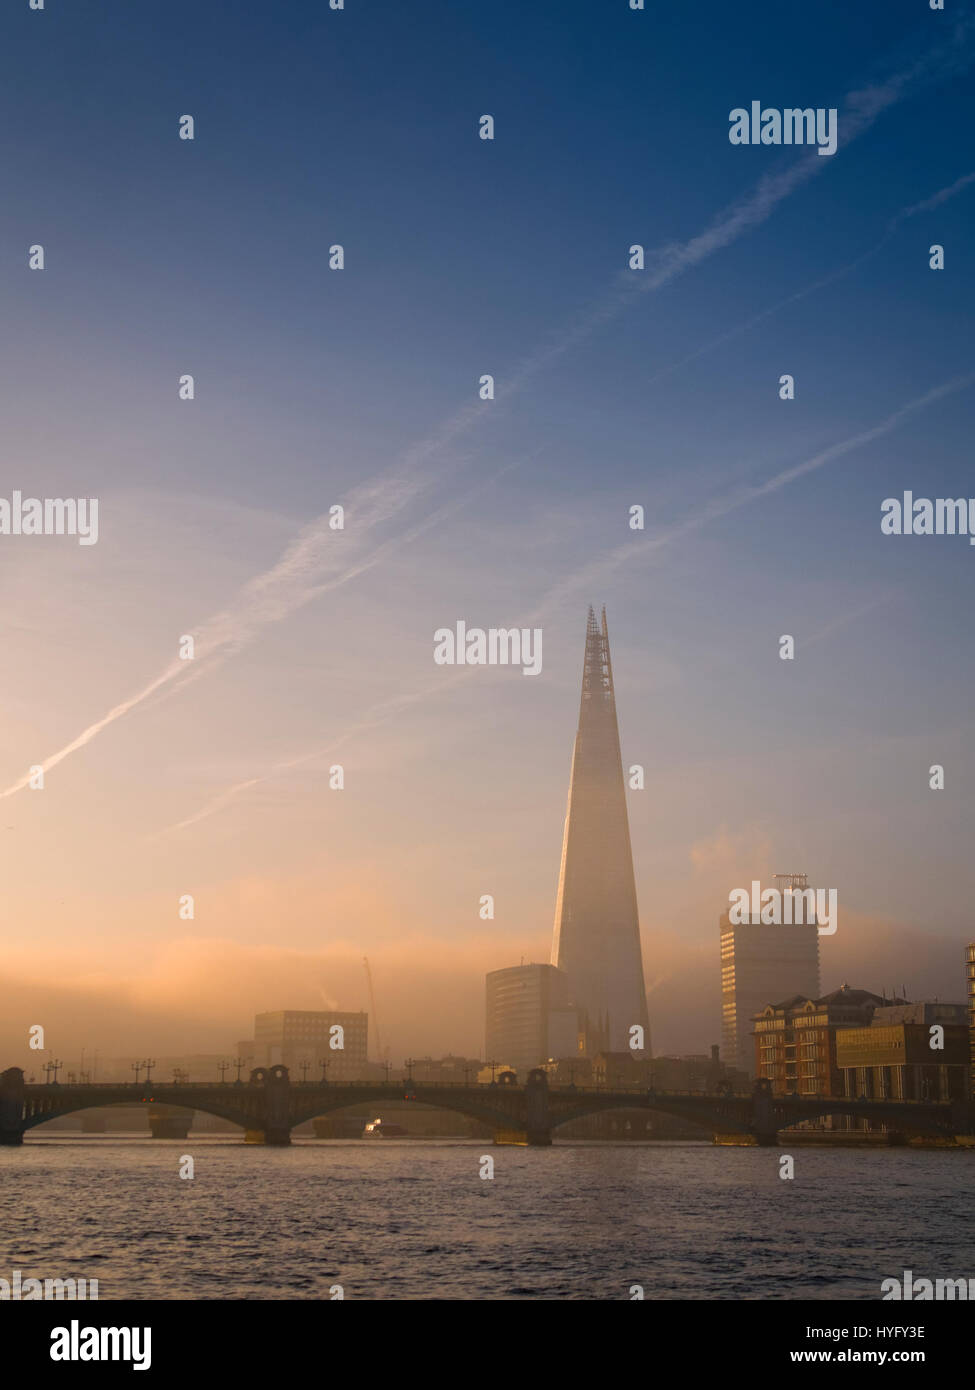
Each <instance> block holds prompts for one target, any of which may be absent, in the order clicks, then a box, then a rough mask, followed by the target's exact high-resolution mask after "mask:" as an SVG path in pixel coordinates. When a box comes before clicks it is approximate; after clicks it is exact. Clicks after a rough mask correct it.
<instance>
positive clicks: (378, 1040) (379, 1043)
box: [362, 956, 388, 1061]
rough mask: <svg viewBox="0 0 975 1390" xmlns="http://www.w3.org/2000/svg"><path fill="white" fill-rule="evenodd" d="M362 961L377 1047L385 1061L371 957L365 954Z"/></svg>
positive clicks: (381, 1058)
mask: <svg viewBox="0 0 975 1390" xmlns="http://www.w3.org/2000/svg"><path fill="white" fill-rule="evenodd" d="M362 963H363V965H364V966H365V967H366V980H367V982H368V985H369V1011H370V1013H371V1014H372V1023H373V1027H374V1028H375V1030H376V1049H377V1051H378V1053H379V1058H380V1061H384V1060H385V1058H386V1053H385V1052H383V1044H382V1039H381V1038H380V1036H379V1015H378V1014H377V1013H376V995H375V991H374V990H373V987H372V971H371V970H370V969H369V957H368V956H363V957H362ZM387 1051H388V1049H387Z"/></svg>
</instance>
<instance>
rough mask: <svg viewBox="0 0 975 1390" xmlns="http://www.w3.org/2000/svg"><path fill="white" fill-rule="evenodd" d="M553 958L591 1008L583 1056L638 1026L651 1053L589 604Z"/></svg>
mask: <svg viewBox="0 0 975 1390" xmlns="http://www.w3.org/2000/svg"><path fill="white" fill-rule="evenodd" d="M552 964H553V965H557V966H558V967H559V969H560V970H564V971H565V973H566V975H567V976H568V981H569V991H570V994H571V997H572V999H573V1001H574V1003H576V1004H577V1005H579V1007H580V1008H581V1009H582V1010H583V1011H584V1013H585V1015H586V1019H585V1038H586V1041H585V1052H586V1053H587V1055H588V1056H594V1055H595V1054H596V1052H600V1051H612V1052H623V1051H628V1050H630V1043H631V1032H630V1030H631V1028H633V1026H634V1025H639V1026H640V1027H641V1028H642V1029H643V1040H644V1046H643V1048H642V1049H637V1050H636V1051H635V1055H636V1056H638V1057H639V1056H645V1055H647V1054H649V1051H650V1025H649V1020H648V1017H647V995H646V984H645V982H644V978H643V956H642V952H641V949H640V919H639V913H638V910H637V901H636V884H635V881H634V877H633V857H632V853H631V849H630V826H629V821H628V818H627V813H626V785H625V782H624V779H623V762H622V758H621V756H620V738H619V728H618V725H617V722H616V695H615V691H614V686H613V667H612V663H611V661H610V655H609V632H608V630H607V627H606V610H605V608H604V609H603V613H602V624H601V625H599V624H597V622H596V616H595V614H594V612H593V610H592V609H591V608H590V609H589V619H588V623H587V626H586V654H585V662H584V665H583V675H582V699H581V702H580V707H579V727H578V731H577V733H576V740H575V751H574V753H573V756H572V774H571V778H570V782H569V804H568V809H567V812H566V817H565V833H564V837H563V841H562V866H561V872H560V874H559V891H558V899H557V902H556V907H555V936H554V941H553V945H552Z"/></svg>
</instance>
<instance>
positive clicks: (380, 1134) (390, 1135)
mask: <svg viewBox="0 0 975 1390" xmlns="http://www.w3.org/2000/svg"><path fill="white" fill-rule="evenodd" d="M408 1133H409V1131H408V1130H405V1129H404V1128H403V1126H402V1125H389V1124H386V1123H385V1122H384V1121H383V1120H382V1119H381V1118H380V1117H379V1116H377V1117H376V1119H374V1120H370V1121H369V1123H368V1124H367V1125H366V1127H365V1128H364V1129H363V1131H362V1137H363V1139H400V1138H402V1137H403V1136H404V1135H406V1134H408Z"/></svg>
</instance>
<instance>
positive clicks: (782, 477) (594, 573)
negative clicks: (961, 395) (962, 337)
mask: <svg viewBox="0 0 975 1390" xmlns="http://www.w3.org/2000/svg"><path fill="white" fill-rule="evenodd" d="M973 385H975V371H971V372H966V373H964V374H963V375H961V376H955V377H951V378H950V380H948V381H945V382H942V383H941V385H939V386H934V387H932V388H931V390H930V391H926V392H925V393H924V394H923V395H922V396H915V398H914V399H913V400H911V401H908V402H907V403H906V404H905V405H902V406H900V407H899V408H898V409H897V410H895V411H893V412H892V413H891V414H890V415H888V416H887V417H886V418H885V419H883V420H881V421H880V423H879V424H876V425H871V426H870V428H869V429H865V430H860V431H859V432H858V433H857V434H854V435H850V437H849V438H848V439H843V440H840V442H839V443H837V444H831V445H830V446H829V448H828V449H822V450H820V452H819V453H817V454H813V455H812V457H811V458H808V459H805V460H803V462H802V463H797V464H794V465H793V466H792V467H791V468H784V469H782V470H781V471H780V472H778V473H775V474H773V476H772V477H771V478H768V479H767V480H766V481H765V482H763V483H754V484H746V485H744V486H742V487H739V488H736V489H734V491H732V492H729V493H725V494H724V495H723V496H721V497H714V498H711V499H710V501H708V502H706V503H705V504H704V506H703V507H702V508H700V509H699V510H698V511H696V512H695V513H693V515H691V516H689V517H687V518H686V519H685V520H684V521H679V522H677V523H676V524H675V525H673V526H670V527H668V528H667V529H666V530H664V531H660V532H658V533H657V535H655V536H649V537H647V538H646V539H645V540H643V539H641V540H632V541H627V542H626V543H625V544H623V545H620V546H617V548H616V549H615V550H612V551H610V553H609V554H608V555H605V556H604V557H603V558H602V559H601V560H595V561H593V562H592V563H591V564H589V565H587V566H585V568H584V569H582V570H580V571H579V572H578V573H577V574H573V575H571V576H569V577H568V578H567V579H564V580H562V582H561V583H560V584H558V585H556V586H555V587H554V588H552V589H550V590H549V592H548V593H547V594H546V595H545V597H544V599H543V600H542V605H544V606H545V607H546V608H548V607H549V606H551V605H552V604H556V603H561V602H562V601H564V599H566V598H567V597H569V596H570V595H571V594H573V593H575V592H576V590H582V591H588V590H591V588H592V587H593V586H594V585H598V584H600V583H602V582H603V581H604V580H605V579H606V578H608V576H609V575H611V574H612V573H613V572H614V571H615V570H617V569H619V567H620V566H621V565H623V564H625V563H626V562H627V560H629V559H630V558H631V557H632V556H644V555H647V554H652V553H653V552H654V551H657V550H662V549H663V548H664V547H665V546H668V545H670V544H671V543H672V542H673V541H675V540H681V539H682V538H683V537H684V536H687V535H690V534H691V533H692V532H694V531H700V530H701V529H702V527H704V526H707V525H708V524H709V523H710V522H712V521H717V520H719V519H720V518H721V517H725V516H728V515H729V513H731V512H735V511H738V510H740V508H742V507H746V506H748V505H749V504H750V503H752V502H756V501H758V499H759V498H761V497H767V496H769V494H771V493H774V492H779V491H781V489H782V488H785V487H788V486H789V484H790V483H793V482H795V481H796V479H797V478H802V477H805V476H806V474H807V473H813V472H815V471H816V470H817V469H819V468H822V467H824V466H825V465H826V464H827V463H832V462H833V460H834V459H838V458H842V457H843V455H844V454H849V453H852V452H853V450H854V449H860V448H862V447H863V446H864V445H865V444H871V443H872V442H873V441H874V440H875V439H880V438H882V437H883V436H884V435H886V434H890V433H891V431H892V430H895V429H896V428H897V426H898V425H900V424H901V423H902V422H903V421H904V420H906V419H907V418H908V416H910V415H914V414H916V413H917V412H918V411H919V410H924V409H925V407H927V406H929V405H933V404H934V402H935V401H940V400H943V399H944V398H945V397H946V396H951V395H954V394H955V393H956V392H957V391H964V390H965V389H966V388H968V387H970V386H973ZM538 612H539V610H538V609H536V614H537V613H538ZM536 614H533V615H531V616H535V615H536ZM529 620H530V619H529Z"/></svg>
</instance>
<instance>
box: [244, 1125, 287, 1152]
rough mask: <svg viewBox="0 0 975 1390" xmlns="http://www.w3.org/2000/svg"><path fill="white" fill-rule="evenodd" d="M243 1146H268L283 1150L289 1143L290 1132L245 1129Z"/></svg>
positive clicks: (275, 1129) (269, 1129) (272, 1129)
mask: <svg viewBox="0 0 975 1390" xmlns="http://www.w3.org/2000/svg"><path fill="white" fill-rule="evenodd" d="M244 1143H245V1144H268V1145H274V1146H275V1147H277V1148H279V1149H280V1148H285V1147H286V1146H287V1145H288V1144H290V1143H291V1130H290V1129H281V1128H272V1127H270V1126H269V1127H268V1128H267V1129H247V1130H245V1131H244Z"/></svg>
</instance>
